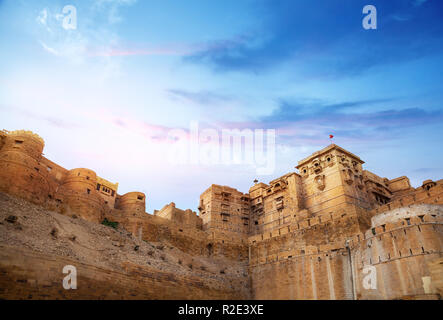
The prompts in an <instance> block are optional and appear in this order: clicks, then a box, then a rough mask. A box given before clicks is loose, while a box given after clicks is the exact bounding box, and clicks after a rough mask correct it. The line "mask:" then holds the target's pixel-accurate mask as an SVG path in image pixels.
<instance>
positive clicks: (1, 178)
mask: <svg viewBox="0 0 443 320" xmlns="http://www.w3.org/2000/svg"><path fill="white" fill-rule="evenodd" d="M2 140H3V147H2V148H1V150H0V191H3V192H7V193H9V194H13V195H15V196H18V197H21V198H24V199H26V200H28V201H31V202H34V203H37V204H43V203H45V202H46V199H47V198H48V195H49V192H50V187H49V184H48V179H47V172H46V170H45V168H44V167H43V166H41V165H40V159H41V157H42V152H43V148H44V145H45V143H44V141H43V139H42V138H40V137H39V136H38V135H36V134H35V133H32V132H31V131H24V130H18V131H12V132H9V133H7V135H6V137H4V138H3V139H2Z"/></svg>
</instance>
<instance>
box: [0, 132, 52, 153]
mask: <svg viewBox="0 0 443 320" xmlns="http://www.w3.org/2000/svg"><path fill="white" fill-rule="evenodd" d="M2 140H3V141H4V142H3V147H2V152H6V151H18V152H22V153H24V154H27V155H28V156H30V157H32V158H34V159H36V160H40V158H41V156H42V152H43V148H44V146H45V142H44V141H43V139H42V138H41V137H40V136H39V135H37V134H35V133H33V132H31V131H25V130H16V131H10V132H7V135H6V137H5V138H4V139H2Z"/></svg>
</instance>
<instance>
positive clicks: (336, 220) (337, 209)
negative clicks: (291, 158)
mask: <svg viewBox="0 0 443 320" xmlns="http://www.w3.org/2000/svg"><path fill="white" fill-rule="evenodd" d="M43 147H44V142H43V140H42V139H41V138H40V137H38V136H37V135H35V134H33V133H32V132H29V131H13V132H6V131H2V132H0V191H3V192H6V193H9V194H13V195H15V196H18V197H21V198H24V199H26V200H28V201H31V202H34V203H36V204H39V205H42V206H44V207H47V208H49V209H51V210H55V211H58V212H59V213H62V214H66V215H77V216H79V217H81V218H83V219H85V220H89V221H92V222H101V221H102V220H103V219H104V218H106V219H108V220H112V221H117V222H119V223H120V224H121V225H122V226H123V227H124V228H125V229H126V230H128V231H129V232H131V233H132V234H134V235H135V236H137V237H138V238H140V239H144V240H147V241H148V240H149V241H156V240H158V239H160V238H164V237H167V238H168V241H170V243H173V244H174V245H176V246H177V247H178V248H180V249H181V250H184V251H186V252H189V253H192V254H195V255H204V256H207V257H214V258H216V257H217V256H224V257H228V258H229V259H234V260H236V261H239V262H241V263H245V264H247V266H248V270H249V279H250V286H251V287H250V297H252V298H256V299H401V298H411V297H415V298H438V297H441V296H440V295H441V290H442V288H441V283H442V279H441V274H442V272H441V268H442V267H441V263H437V262H436V261H441V259H442V257H443V209H442V204H443V198H442V195H443V180H438V181H432V180H426V181H424V183H423V185H422V186H420V187H418V188H413V187H412V186H411V185H410V182H409V179H408V178H407V177H404V176H403V177H399V178H395V179H391V180H390V179H387V178H382V177H379V176H377V175H376V174H374V173H372V172H369V171H367V170H364V169H363V164H364V161H363V160H361V159H360V158H359V157H358V156H356V155H354V154H352V153H351V152H349V151H347V150H345V149H343V148H341V147H339V146H337V145H334V144H332V145H330V146H328V147H326V148H324V149H322V150H320V151H318V152H315V153H314V154H312V155H311V156H309V157H307V158H305V159H303V160H301V161H299V162H298V165H297V166H296V168H297V169H298V173H297V172H290V173H288V174H285V175H283V176H282V177H279V178H277V179H274V180H272V181H270V182H269V183H268V184H266V183H262V182H261V183H255V184H254V185H253V186H251V188H250V189H249V192H248V193H242V192H240V191H238V190H236V189H234V188H231V187H228V186H219V185H211V186H210V187H209V188H208V189H207V190H206V191H204V192H203V193H202V194H201V196H200V201H199V204H198V210H199V214H198V215H197V214H196V213H195V212H193V211H191V210H189V209H188V210H181V209H178V208H176V207H175V204H174V203H170V204H169V205H166V206H165V207H164V208H162V209H161V210H159V211H155V212H154V215H149V214H146V212H145V210H146V209H145V208H146V207H145V206H146V195H145V194H143V193H140V192H130V193H127V194H125V195H119V194H118V193H117V191H118V190H117V189H118V184H117V183H112V182H109V181H107V180H105V179H103V178H101V177H98V176H97V175H96V174H95V172H94V171H92V170H90V169H73V170H66V169H64V168H63V167H61V166H59V165H57V164H55V163H53V162H52V161H50V160H48V159H46V158H45V157H43V155H42V151H43ZM368 270H369V271H368ZM368 272H369V273H370V274H371V275H373V276H374V277H375V280H373V283H372V284H371V285H369V286H367V285H365V281H367V278H366V276H368ZM374 283H375V285H374ZM245 298H249V297H246V296H245Z"/></svg>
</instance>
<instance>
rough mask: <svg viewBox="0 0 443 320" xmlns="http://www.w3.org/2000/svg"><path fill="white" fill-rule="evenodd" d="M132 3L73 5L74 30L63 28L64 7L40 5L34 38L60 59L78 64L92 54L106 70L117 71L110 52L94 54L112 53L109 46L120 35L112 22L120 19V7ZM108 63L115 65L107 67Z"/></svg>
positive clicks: (119, 0) (115, 0)
mask: <svg viewBox="0 0 443 320" xmlns="http://www.w3.org/2000/svg"><path fill="white" fill-rule="evenodd" d="M135 3H136V1H135V0H96V1H92V2H84V3H79V4H75V5H74V7H75V9H76V15H77V22H78V24H77V27H76V28H75V29H65V28H64V27H63V20H64V18H65V14H63V8H64V7H60V6H58V5H54V6H51V7H46V8H43V9H42V10H41V11H40V12H39V15H38V16H37V18H36V21H37V24H38V25H39V26H40V29H38V30H37V40H38V42H39V43H40V44H41V46H42V48H43V49H44V50H45V51H46V52H48V53H50V54H52V55H54V56H57V57H59V58H64V59H67V60H69V61H71V62H73V63H76V64H81V63H83V62H84V61H85V59H87V58H90V57H91V56H98V57H99V58H100V57H103V59H101V60H100V61H98V63H102V64H103V66H104V68H105V69H106V70H116V69H118V68H116V67H115V64H116V63H117V62H116V61H111V60H109V59H108V58H109V57H110V56H112V55H106V54H103V55H100V54H94V53H97V52H112V48H113V47H115V46H116V45H118V43H119V40H120V38H119V36H118V33H117V32H116V30H115V27H113V25H114V24H116V23H118V22H120V21H121V20H122V18H121V17H120V15H119V10H120V8H121V7H123V6H131V5H134V4H135ZM70 14H72V13H71V12H70ZM103 17H105V19H104V21H103ZM109 64H114V66H112V67H109Z"/></svg>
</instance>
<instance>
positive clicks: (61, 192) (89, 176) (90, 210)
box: [56, 168, 106, 222]
mask: <svg viewBox="0 0 443 320" xmlns="http://www.w3.org/2000/svg"><path fill="white" fill-rule="evenodd" d="M56 198H57V199H58V200H61V201H63V203H64V204H66V205H67V206H69V208H70V209H71V210H72V211H73V212H75V213H76V214H78V215H80V216H81V217H82V218H83V219H85V220H89V221H94V222H101V221H103V217H104V213H105V208H106V204H105V200H104V199H103V198H102V197H101V196H100V194H99V192H98V191H97V175H96V173H95V172H94V171H92V170H90V169H84V168H79V169H73V170H70V171H68V173H67V174H66V176H65V178H64V179H63V182H62V185H61V186H60V188H59V189H58V191H57V194H56Z"/></svg>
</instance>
